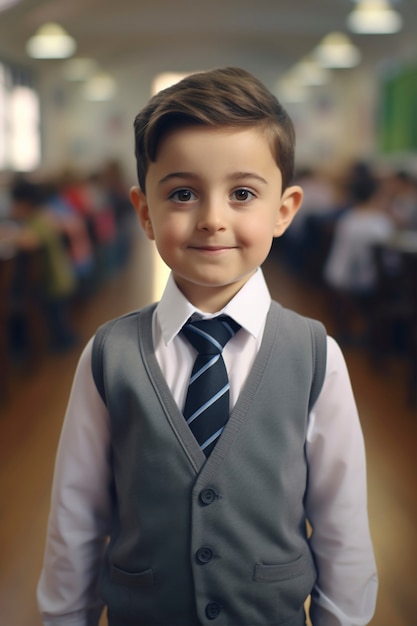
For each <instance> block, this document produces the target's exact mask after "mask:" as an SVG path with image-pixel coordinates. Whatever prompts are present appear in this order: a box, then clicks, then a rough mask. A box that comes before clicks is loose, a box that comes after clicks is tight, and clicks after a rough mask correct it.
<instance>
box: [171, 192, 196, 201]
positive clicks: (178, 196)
mask: <svg viewBox="0 0 417 626" xmlns="http://www.w3.org/2000/svg"><path fill="white" fill-rule="evenodd" d="M193 197H194V196H193V193H192V192H191V191H190V190H189V189H177V191H174V193H173V194H171V195H170V198H171V199H172V200H176V201H177V202H189V201H190V200H192V199H193Z"/></svg>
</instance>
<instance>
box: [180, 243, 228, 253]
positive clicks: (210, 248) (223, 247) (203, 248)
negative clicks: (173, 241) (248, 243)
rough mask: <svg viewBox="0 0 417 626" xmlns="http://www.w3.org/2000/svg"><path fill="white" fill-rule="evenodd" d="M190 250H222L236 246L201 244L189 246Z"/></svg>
mask: <svg viewBox="0 0 417 626" xmlns="http://www.w3.org/2000/svg"><path fill="white" fill-rule="evenodd" d="M189 247H190V248H191V249H192V250H197V251H201V252H222V251H223V250H233V249H234V248H235V247H236V246H220V245H218V246H210V245H204V244H203V245H201V246H189Z"/></svg>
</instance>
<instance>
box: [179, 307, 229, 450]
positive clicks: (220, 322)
mask: <svg viewBox="0 0 417 626" xmlns="http://www.w3.org/2000/svg"><path fill="white" fill-rule="evenodd" d="M239 329H240V326H239V324H237V323H236V322H235V321H234V320H232V319H231V318H230V317H228V316H226V315H220V316H219V317H215V318H212V319H207V320H196V321H193V322H191V321H188V322H187V323H186V324H185V325H184V326H183V328H182V331H181V332H182V334H183V335H184V336H185V337H186V338H187V339H188V341H189V342H190V343H191V345H192V346H193V347H194V348H195V349H196V350H197V352H198V355H197V358H196V360H195V363H194V367H193V370H192V372H191V378H190V382H189V384H188V385H189V386H188V391H187V397H186V400H185V406H184V411H183V412H184V417H185V419H186V420H187V424H188V425H189V426H190V428H191V431H192V432H193V434H194V436H195V438H196V439H197V441H198V443H199V444H200V446H201V449H202V450H203V452H204V454H205V455H206V456H207V457H208V456H209V454H210V452H211V451H212V450H213V448H214V446H215V445H216V442H217V440H218V438H219V437H220V435H221V433H222V431H223V428H224V426H225V424H226V422H227V420H228V418H229V388H230V384H229V378H228V375H227V372H226V367H225V365H224V361H223V357H222V350H223V348H224V346H225V345H226V343H227V342H228V341H229V339H231V338H232V337H233V335H235V334H236V332H237V331H238V330H239Z"/></svg>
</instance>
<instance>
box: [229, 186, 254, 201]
mask: <svg viewBox="0 0 417 626" xmlns="http://www.w3.org/2000/svg"><path fill="white" fill-rule="evenodd" d="M232 197H233V198H234V199H235V200H238V201H239V202H247V201H248V200H252V198H254V197H255V194H254V193H252V191H249V189H236V191H234V192H233V194H232Z"/></svg>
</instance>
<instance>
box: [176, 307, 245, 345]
mask: <svg viewBox="0 0 417 626" xmlns="http://www.w3.org/2000/svg"><path fill="white" fill-rule="evenodd" d="M239 328H240V325H239V324H237V323H236V322H235V321H234V320H232V318H231V317H228V316H227V315H219V316H218V317H213V318H212V319H208V320H195V321H194V322H190V321H189V322H186V323H185V324H184V326H183V327H182V329H181V332H182V334H183V335H184V336H185V337H186V338H187V339H188V341H189V342H190V343H191V345H192V346H193V347H194V348H195V349H196V350H197V352H198V353H199V354H220V353H221V352H222V350H223V348H224V346H225V345H226V343H227V342H228V341H229V339H231V338H232V337H233V335H235V334H236V333H237V331H238V330H239Z"/></svg>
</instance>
